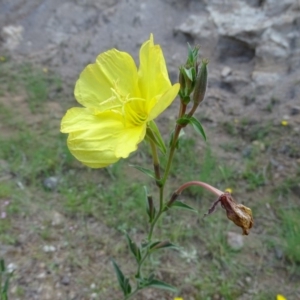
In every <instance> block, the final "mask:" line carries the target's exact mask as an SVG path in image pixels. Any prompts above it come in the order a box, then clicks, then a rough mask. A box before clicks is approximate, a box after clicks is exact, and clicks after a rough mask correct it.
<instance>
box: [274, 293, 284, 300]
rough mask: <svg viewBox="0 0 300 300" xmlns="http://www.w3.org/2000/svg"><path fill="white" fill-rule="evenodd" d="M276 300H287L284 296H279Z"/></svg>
mask: <svg viewBox="0 0 300 300" xmlns="http://www.w3.org/2000/svg"><path fill="white" fill-rule="evenodd" d="M276 300H286V298H285V297H284V296H283V295H280V294H278V295H277V297H276Z"/></svg>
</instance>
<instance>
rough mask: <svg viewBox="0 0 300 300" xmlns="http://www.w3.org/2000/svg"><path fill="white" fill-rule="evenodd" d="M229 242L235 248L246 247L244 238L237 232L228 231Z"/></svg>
mask: <svg viewBox="0 0 300 300" xmlns="http://www.w3.org/2000/svg"><path fill="white" fill-rule="evenodd" d="M227 244H228V246H229V247H230V248H232V249H233V250H236V251H237V250H241V249H242V248H243V247H244V238H243V236H242V235H240V234H238V233H235V232H231V231H229V232H227Z"/></svg>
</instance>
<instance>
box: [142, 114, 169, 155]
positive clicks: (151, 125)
mask: <svg viewBox="0 0 300 300" xmlns="http://www.w3.org/2000/svg"><path fill="white" fill-rule="evenodd" d="M148 126H149V128H150V129H151V131H152V133H153V135H154V139H153V137H151V138H152V139H153V141H154V142H155V144H156V145H157V147H158V148H159V149H160V150H161V152H162V153H163V154H166V153H167V148H166V145H165V142H164V140H163V138H162V136H161V134H160V131H159V129H158V127H157V125H156V123H155V122H154V121H153V120H152V121H150V122H149V123H148ZM147 134H148V132H147Z"/></svg>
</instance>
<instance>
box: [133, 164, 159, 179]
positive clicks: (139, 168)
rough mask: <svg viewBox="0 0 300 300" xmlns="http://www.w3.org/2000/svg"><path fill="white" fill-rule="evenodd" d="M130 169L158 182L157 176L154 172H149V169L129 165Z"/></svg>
mask: <svg viewBox="0 0 300 300" xmlns="http://www.w3.org/2000/svg"><path fill="white" fill-rule="evenodd" d="M129 167H132V168H135V169H137V170H139V171H141V172H142V173H144V174H146V175H147V176H149V177H151V178H153V179H155V180H156V178H155V174H154V172H153V171H152V170H149V169H146V168H143V167H140V166H137V165H129Z"/></svg>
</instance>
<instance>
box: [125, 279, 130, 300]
mask: <svg viewBox="0 0 300 300" xmlns="http://www.w3.org/2000/svg"><path fill="white" fill-rule="evenodd" d="M124 290H125V296H126V295H129V294H130V293H131V285H130V283H129V279H128V278H125V281H124Z"/></svg>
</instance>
